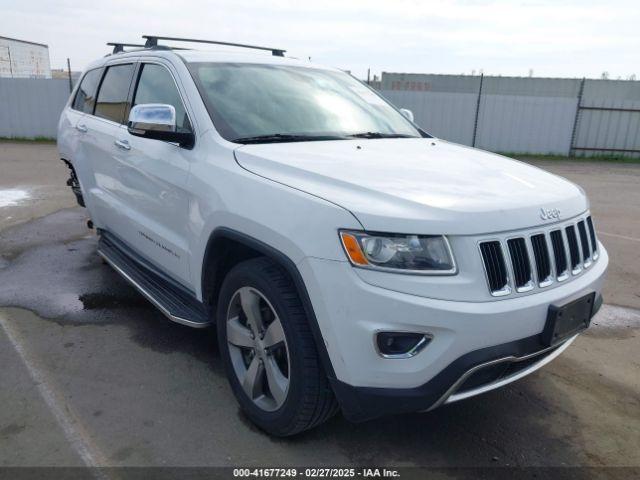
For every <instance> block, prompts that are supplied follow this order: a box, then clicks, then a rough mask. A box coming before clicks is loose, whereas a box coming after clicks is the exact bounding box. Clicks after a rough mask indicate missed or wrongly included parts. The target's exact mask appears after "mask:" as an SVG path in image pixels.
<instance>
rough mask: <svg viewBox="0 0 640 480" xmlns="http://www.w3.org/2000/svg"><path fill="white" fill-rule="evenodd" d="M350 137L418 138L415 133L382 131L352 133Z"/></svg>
mask: <svg viewBox="0 0 640 480" xmlns="http://www.w3.org/2000/svg"><path fill="white" fill-rule="evenodd" d="M349 137H352V138H418V137H416V136H415V135H406V134H404V133H383V132H362V133H352V134H351V135H349Z"/></svg>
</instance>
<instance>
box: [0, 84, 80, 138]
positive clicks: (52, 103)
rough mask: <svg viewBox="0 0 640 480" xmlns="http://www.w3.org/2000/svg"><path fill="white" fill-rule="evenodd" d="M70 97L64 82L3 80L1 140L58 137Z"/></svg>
mask: <svg viewBox="0 0 640 480" xmlns="http://www.w3.org/2000/svg"><path fill="white" fill-rule="evenodd" d="M68 98H69V81H68V80H65V79H32V78H0V137H23V138H33V137H49V138H55V136H56V130H57V126H58V119H59V118H60V112H62V108H63V107H64V104H65V103H66V102H67V99H68Z"/></svg>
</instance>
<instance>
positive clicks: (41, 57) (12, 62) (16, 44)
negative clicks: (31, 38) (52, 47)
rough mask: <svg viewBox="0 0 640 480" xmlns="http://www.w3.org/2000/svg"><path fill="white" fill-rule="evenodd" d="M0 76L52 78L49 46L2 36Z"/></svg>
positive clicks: (0, 38)
mask: <svg viewBox="0 0 640 480" xmlns="http://www.w3.org/2000/svg"><path fill="white" fill-rule="evenodd" d="M0 78H51V64H50V63H49V47H48V46H47V45H44V44H42V43H35V42H27V41H25V40H16V39H15V38H8V37H0Z"/></svg>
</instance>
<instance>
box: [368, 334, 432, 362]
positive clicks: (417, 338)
mask: <svg viewBox="0 0 640 480" xmlns="http://www.w3.org/2000/svg"><path fill="white" fill-rule="evenodd" d="M430 341H431V335H428V334H426V333H417V332H378V333H377V334H376V339H375V344H376V349H377V350H378V353H379V354H380V355H381V356H383V357H384V358H411V357H413V356H414V355H417V354H418V353H420V351H421V350H422V349H423V348H424V347H426V346H427V345H428V344H429V342H430Z"/></svg>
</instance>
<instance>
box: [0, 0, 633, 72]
mask: <svg viewBox="0 0 640 480" xmlns="http://www.w3.org/2000/svg"><path fill="white" fill-rule="evenodd" d="M0 5H1V7H0V35H2V36H7V37H15V38H19V39H24V40H31V41H34V42H39V43H46V44H48V45H49V49H50V56H51V63H52V67H53V68H60V67H63V66H65V64H66V58H67V57H70V58H71V65H72V69H74V70H81V69H83V68H84V67H85V66H86V64H87V63H88V62H90V61H91V60H93V59H95V58H96V57H99V56H101V55H104V54H105V53H107V52H108V49H107V47H106V46H105V45H104V44H105V42H107V41H125V42H139V41H140V40H141V39H140V35H141V34H143V33H147V34H156V35H167V36H183V37H192V38H209V39H216V40H223V41H230V42H241V43H255V44H264V45H267V46H273V47H279V48H284V49H287V51H288V52H287V54H288V55H291V56H296V57H301V58H307V57H311V58H312V60H313V61H314V62H318V63H322V64H327V65H332V66H335V67H339V68H342V69H348V70H351V71H352V72H354V73H355V74H356V75H358V76H361V77H364V76H366V72H367V68H368V67H370V68H371V71H372V72H373V73H377V74H379V73H380V72H381V71H387V72H420V73H453V74H458V73H466V74H470V73H472V71H475V72H476V73H478V72H479V71H480V70H483V71H484V73H485V74H488V75H515V76H527V75H529V70H530V69H532V70H533V72H534V75H535V76H553V77H582V76H586V77H600V75H601V74H602V72H604V71H606V72H608V73H609V74H610V78H617V77H619V76H620V77H622V78H627V77H629V76H630V75H632V74H636V75H638V77H640V2H639V1H638V0H609V1H591V0H582V1H578V0H576V1H561V0H556V1H550V0H549V1H548V0H528V1H482V0H460V1H444V0H443V1H409V0H401V1H397V0H386V1H380V0H366V1H354V0H322V1H297V2H296V1H289V0H270V1H264V2H257V1H256V2H248V1H242V0H236V1H233V0H202V1H200V0H196V1H172V2H163V1H161V0H117V1H109V0H104V1H96V2H91V1H83V2H80V1H72V0H68V1H54V0H51V1H47V0H1V1H0Z"/></svg>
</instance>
